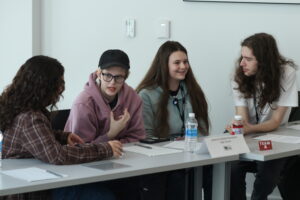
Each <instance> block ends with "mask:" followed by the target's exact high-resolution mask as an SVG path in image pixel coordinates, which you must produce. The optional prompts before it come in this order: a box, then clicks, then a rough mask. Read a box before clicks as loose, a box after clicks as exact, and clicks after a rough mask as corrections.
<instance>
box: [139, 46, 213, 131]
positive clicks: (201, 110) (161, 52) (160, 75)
mask: <svg viewBox="0 0 300 200" xmlns="http://www.w3.org/2000/svg"><path fill="white" fill-rule="evenodd" d="M176 51H181V52H184V53H185V54H186V55H188V53H187V50H186V49H185V48H184V46H182V45H181V44H180V43H179V42H176V41H167V42H165V43H164V44H162V45H161V46H160V48H159V49H158V51H157V53H156V55H155V57H154V59H153V61H152V64H151V66H150V69H149V70H148V72H147V74H146V75H145V77H144V79H143V80H142V82H141V83H140V84H139V85H138V86H137V89H136V91H137V92H140V91H141V90H142V89H144V88H148V89H149V88H150V89H151V88H155V87H157V86H159V87H161V88H162V89H163V94H162V96H161V97H160V100H159V105H158V107H159V109H158V112H157V113H156V116H157V122H158V124H157V127H155V129H156V131H155V132H156V133H159V135H158V136H159V137H166V136H168V134H169V129H170V127H169V124H168V123H165V122H166V121H167V120H166V119H168V116H169V113H168V110H167V106H166V105H167V104H168V99H169V96H170V95H169V84H168V80H169V78H170V77H169V64H168V63H169V57H170V55H171V54H172V53H174V52H176ZM184 82H185V84H186V87H187V90H188V94H189V96H190V99H191V104H192V108H193V112H194V113H195V115H196V119H197V121H198V122H200V121H201V120H203V122H204V126H205V127H200V125H201V123H199V131H200V133H203V135H207V134H208V133H209V117H208V105H207V101H206V98H205V95H204V92H203V91H202V89H201V87H200V85H199V84H198V83H197V80H196V78H195V76H194V73H193V71H192V68H191V67H190V68H189V70H188V72H187V74H186V77H185V79H184Z"/></svg>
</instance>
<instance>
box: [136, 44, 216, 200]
mask: <svg viewBox="0 0 300 200" xmlns="http://www.w3.org/2000/svg"><path fill="white" fill-rule="evenodd" d="M136 90H137V92H138V93H139V95H140V96H141V98H142V101H143V118H144V126H145V130H146V134H147V137H153V136H155V137H158V138H174V137H177V136H184V125H185V121H186V119H187V118H188V114H189V113H191V112H193V113H195V116H196V119H197V121H198V124H199V126H198V129H199V133H200V135H208V133H209V118H208V105H207V101H206V98H205V95H204V93H203V91H202V89H201V87H200V85H199V84H198V83H197V81H196V79H195V76H194V74H193V71H192V68H191V66H190V63H189V60H188V54H187V50H186V49H185V48H184V47H183V46H182V45H181V44H180V43H179V42H176V41H167V42H165V43H164V44H162V45H161V47H160V48H159V49H158V51H157V53H156V55H155V57H154V59H153V62H152V65H151V67H150V69H149V71H148V72H147V74H146V75H145V77H144V79H143V80H142V82H141V83H140V84H139V85H138V87H137V89H136ZM203 174H204V176H205V177H206V178H205V180H204V186H207V187H206V189H207V190H206V191H204V192H205V200H208V199H211V186H209V185H211V166H208V167H207V168H206V169H204V173H203ZM185 175H186V171H185V170H177V171H173V172H169V173H161V174H159V175H157V176H155V175H151V176H149V177H148V178H146V177H145V178H143V180H142V187H144V191H146V192H145V195H143V196H144V197H143V199H173V200H174V199H184V195H185V193H184V191H185ZM164 188H166V189H164Z"/></svg>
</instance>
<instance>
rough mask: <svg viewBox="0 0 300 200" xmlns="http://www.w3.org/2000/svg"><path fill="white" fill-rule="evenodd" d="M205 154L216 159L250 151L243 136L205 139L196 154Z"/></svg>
mask: <svg viewBox="0 0 300 200" xmlns="http://www.w3.org/2000/svg"><path fill="white" fill-rule="evenodd" d="M207 152H209V154H210V156H211V157H212V158H216V157H222V156H229V155H237V154H241V153H248V152H250V150H249V147H248V145H247V144H246V142H245V139H244V136H243V135H228V136H211V137H206V138H205V139H204V142H203V143H202V145H201V146H200V149H199V150H198V151H197V153H199V154H203V153H207Z"/></svg>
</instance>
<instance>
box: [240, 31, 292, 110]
mask: <svg viewBox="0 0 300 200" xmlns="http://www.w3.org/2000/svg"><path fill="white" fill-rule="evenodd" d="M241 46H242V47H248V48H249V49H251V50H252V53H253V55H254V56H255V58H256V60H257V73H256V74H255V75H253V76H246V75H245V74H244V72H243V69H242V67H240V63H241V60H242V56H241V57H240V58H239V59H238V60H237V63H236V70H235V76H234V81H235V82H236V83H237V84H238V87H237V88H235V89H237V90H239V91H240V92H241V93H242V94H243V95H244V97H245V98H251V97H254V95H255V94H260V96H259V99H258V106H259V108H263V107H264V106H265V105H266V104H271V103H272V102H274V101H276V100H278V99H279V97H280V89H281V85H280V80H281V77H282V75H283V66H284V65H286V64H289V65H290V66H292V67H295V64H294V62H293V61H292V60H287V59H286V58H284V57H283V56H282V55H280V53H279V51H278V48H277V44H276V41H275V39H274V37H273V36H272V35H269V34H267V33H257V34H254V35H252V36H250V37H248V38H246V39H245V40H244V41H242V43H241ZM258 91H259V92H258Z"/></svg>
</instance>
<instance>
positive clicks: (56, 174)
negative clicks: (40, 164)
mask: <svg viewBox="0 0 300 200" xmlns="http://www.w3.org/2000/svg"><path fill="white" fill-rule="evenodd" d="M46 172H48V173H49V174H52V175H54V176H57V177H60V178H63V177H64V176H63V175H61V174H58V173H56V172H53V171H50V170H47V169H46Z"/></svg>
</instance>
